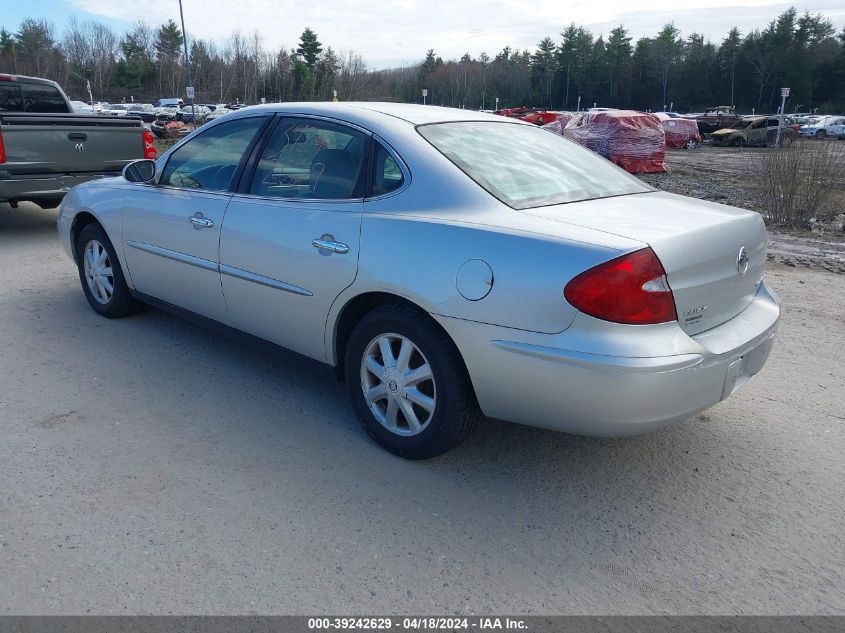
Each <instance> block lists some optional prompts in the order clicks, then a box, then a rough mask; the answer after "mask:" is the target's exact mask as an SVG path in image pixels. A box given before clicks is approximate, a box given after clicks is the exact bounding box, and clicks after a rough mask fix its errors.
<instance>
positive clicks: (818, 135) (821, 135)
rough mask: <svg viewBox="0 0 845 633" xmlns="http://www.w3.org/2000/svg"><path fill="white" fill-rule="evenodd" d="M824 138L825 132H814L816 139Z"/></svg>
mask: <svg viewBox="0 0 845 633" xmlns="http://www.w3.org/2000/svg"><path fill="white" fill-rule="evenodd" d="M825 136H827V132H825V131H824V130H819V131H818V132H816V138H824V137H825Z"/></svg>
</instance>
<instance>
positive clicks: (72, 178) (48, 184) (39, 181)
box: [0, 172, 119, 202]
mask: <svg viewBox="0 0 845 633" xmlns="http://www.w3.org/2000/svg"><path fill="white" fill-rule="evenodd" d="M118 174H119V172H110V173H100V172H97V173H87V174H74V175H70V174H34V175H26V176H24V175H10V174H8V173H5V174H4V173H3V172H0V202H5V201H8V200H19V201H25V200H43V199H50V198H56V199H60V198H62V197H64V195H65V194H66V193H67V192H68V191H70V190H71V189H72V188H73V187H75V186H76V185H79V184H82V183H83V182H88V181H89V180H94V179H96V178H103V177H106V176H116V175H118Z"/></svg>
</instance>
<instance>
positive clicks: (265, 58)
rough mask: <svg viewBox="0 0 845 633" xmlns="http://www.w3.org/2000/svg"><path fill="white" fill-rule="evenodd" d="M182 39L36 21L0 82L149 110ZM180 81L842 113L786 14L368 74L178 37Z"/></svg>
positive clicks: (568, 33)
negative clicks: (33, 84)
mask: <svg viewBox="0 0 845 633" xmlns="http://www.w3.org/2000/svg"><path fill="white" fill-rule="evenodd" d="M183 38H184V34H183V33H182V31H181V29H180V28H179V27H178V25H177V24H176V23H175V22H174V21H172V20H171V21H168V22H167V23H165V24H161V25H159V26H157V27H156V26H151V25H149V24H147V23H145V22H137V23H135V24H134V25H132V26H131V27H130V28H129V29H128V30H127V31H126V32H124V33H116V32H115V31H114V30H112V29H111V28H110V27H108V26H107V25H104V24H103V23H101V22H97V21H95V20H88V21H79V20H77V19H75V18H72V19H71V20H70V21H69V22H68V23H67V24H66V25H65V27H64V29H63V30H61V31H59V30H58V29H57V28H56V26H55V25H54V24H53V23H52V22H50V21H49V20H47V19H43V18H41V19H38V18H27V19H25V20H23V21H22V22H21V24H20V25H19V26H18V27H17V29H12V30H10V29H8V28H5V27H0V72H11V73H13V74H24V75H35V76H39V77H47V78H49V79H53V80H55V81H57V82H58V83H60V84H61V85H62V86H63V87H64V88H65V90H66V91H67V92H68V93H69V94H70V95H72V96H73V98H77V99H81V100H87V88H86V82H90V85H91V90H92V93H93V94H94V98H95V99H98V100H106V101H121V100H127V101H128V100H129V99H130V98H134V99H135V100H136V101H153V100H155V99H157V98H159V97H173V96H178V95H183V96H184V86H185V85H187V72H186V70H187V68H186V65H185V59H184V53H183V44H184V39H183ZM188 41H189V59H190V71H191V73H190V74H191V76H192V80H193V84H194V87H195V91H196V94H197V99H198V100H199V101H202V102H206V101H207V102H234V101H240V102H243V103H257V102H259V101H260V100H261V99H262V98H263V99H265V100H266V101H268V102H271V101H299V100H304V101H307V100H324V101H325V100H330V99H332V98H333V97H334V96H335V95H336V96H337V98H338V99H339V100H341V101H349V100H386V101H406V102H420V101H422V96H421V92H422V90H423V89H427V90H428V98H427V102H428V103H432V104H437V105H446V106H452V107H460V108H472V109H479V108H481V109H494V108H495V107H496V106H498V107H515V106H522V105H525V106H534V107H543V108H549V109H556V110H575V109H577V108H579V107H580V108H581V109H583V108H586V107H590V106H593V105H594V104H596V105H599V106H605V107H618V108H633V109H638V110H663V109H668V108H672V109H675V110H678V111H681V112H685V111H693V110H700V109H703V108H705V107H707V106H711V105H736V106H737V108H738V109H740V110H741V111H745V112H749V111H751V110H752V109H755V110H756V111H758V112H774V111H776V110H777V108H778V106H779V105H780V88H781V87H785V86H788V87H790V88H791V94H790V99H789V103H788V105H787V111H788V112H797V111H801V112H806V111H820V112H834V111H842V110H845V28H843V29H842V30H841V31H840V32H838V33H837V32H836V29H835V28H834V26H833V24H832V23H831V21H830V20H829V19H828V18H826V17H825V16H824V15H822V14H811V13H809V12H807V13H803V14H799V12H798V11H797V10H796V9H794V8H790V9H788V10H786V11H784V12H783V13H781V14H779V15H778V16H776V17H775V18H774V19H773V20H771V22H769V23H768V24H767V25H766V26H764V27H761V28H759V29H755V30H753V31H751V32H749V33H741V32H740V31H739V29H737V28H732V29H730V30H729V31H728V33H727V34H726V35H725V37H724V38H722V39H721V41H719V42H716V43H714V42H712V41H710V40H708V39H706V38H705V37H704V36H703V35H701V34H700V33H690V34H689V35H687V36H685V37H684V36H683V34H682V33H681V32H680V30H679V29H678V28H677V27H676V26H675V25H674V24H673V23H669V24H666V25H665V26H664V27H663V28H662V29H660V31H659V32H658V33H657V34H656V35H654V36H652V37H641V38H639V39H637V40H636V41H634V38H633V37H632V36H631V34H630V32H629V31H628V30H627V29H626V28H625V27H624V26H623V25H620V26H618V27H616V28H614V29H612V30H611V31H610V32H609V33H608V34H607V36H605V35H604V34H599V35H595V34H593V33H592V32H590V30H588V29H587V28H585V27H583V26H578V25H575V24H570V25H569V26H566V27H564V28H563V29H562V31H561V32H560V34H559V36H558V38H557V39H554V38H552V37H544V38H543V39H542V40H541V41H540V42H538V44H537V46H536V47H535V48H534V50H527V49H525V50H517V49H514V48H511V47H510V46H506V47H505V48H503V49H502V50H501V51H499V52H497V53H495V54H493V55H492V56H491V55H489V54H487V53H485V52H482V53H480V54H479V55H478V56H477V57H474V56H472V55H471V54H470V53H466V54H464V55H463V56H462V57H461V58H460V59H450V60H444V59H443V58H442V57H441V56H439V55H438V54H437V53H436V52H435V51H434V50H429V51H427V53H426V55H425V56H424V58H423V59H421V60H420V61H419V62H418V63H416V64H409V65H405V66H402V67H399V68H390V69H372V68H370V67H369V66H368V65H367V62H366V60H365V59H364V58H363V57H362V56H361V55H359V54H357V53H355V52H354V51H347V52H342V51H337V50H335V49H333V48H332V47H331V46H328V45H324V44H323V43H322V42H321V41H320V40H319V37H318V35H317V33H316V32H315V31H313V30H312V29H311V28H305V30H304V31H303V33H302V35H301V37H300V40H299V43H298V45H297V46H296V47H293V48H287V47H284V46H282V47H280V48H278V49H274V50H271V49H268V47H266V46H265V44H264V42H263V40H262V37H261V35H260V33H259V32H258V31H256V32H255V33H253V34H252V35H248V36H246V35H243V34H242V33H241V32H239V31H236V32H234V33H232V35H231V36H230V37H229V38H228V40H226V41H225V42H214V41H210V40H203V39H197V38H192V37H190V36H189V37H188Z"/></svg>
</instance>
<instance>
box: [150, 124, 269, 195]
mask: <svg viewBox="0 0 845 633" xmlns="http://www.w3.org/2000/svg"><path fill="white" fill-rule="evenodd" d="M264 120H265V119H264V117H249V118H245V119H237V120H235V121H227V122H225V123H221V124H220V125H215V126H214V127H212V128H210V129H209V130H207V131H205V132H203V133H202V134H200V135H199V136H197V137H195V138H193V139H191V140H190V141H188V142H187V143H185V144H184V145H182V146H181V147H180V148H179V149H177V150H176V151H175V152H173V154H171V156H170V158H169V159H168V161H167V166H166V167H165V168H164V172H163V173H162V175H161V180H159V184H160V185H170V186H172V187H182V188H185V189H201V190H203V191H226V190H228V189H229V187H230V186H231V184H232V178H233V177H234V175H235V172H236V171H237V169H238V164H240V162H241V158H242V157H243V155H244V152H245V151H246V149H247V147H249V144H250V143H251V142H252V140H253V139H254V138H255V135H256V134H257V133H258V130H259V129H261V126H262V125H263V124H264Z"/></svg>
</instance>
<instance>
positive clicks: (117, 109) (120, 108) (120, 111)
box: [100, 103, 132, 116]
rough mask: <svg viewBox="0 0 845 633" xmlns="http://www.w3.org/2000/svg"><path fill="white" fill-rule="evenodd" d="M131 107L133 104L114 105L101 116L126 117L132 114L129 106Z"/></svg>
mask: <svg viewBox="0 0 845 633" xmlns="http://www.w3.org/2000/svg"><path fill="white" fill-rule="evenodd" d="M131 105H132V104H131V103H112V104H111V105H110V106H109V107H108V108H106V109H105V110H103V111H102V112H101V113H100V114H103V115H104V116H126V115H127V114H129V112H130V110H129V106H131Z"/></svg>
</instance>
